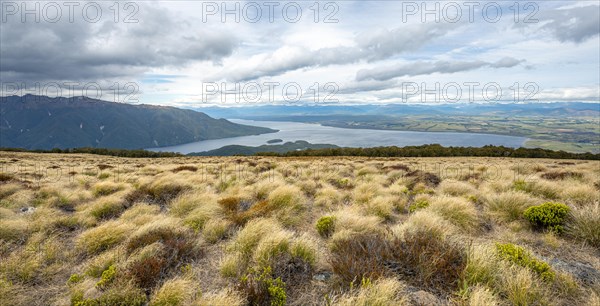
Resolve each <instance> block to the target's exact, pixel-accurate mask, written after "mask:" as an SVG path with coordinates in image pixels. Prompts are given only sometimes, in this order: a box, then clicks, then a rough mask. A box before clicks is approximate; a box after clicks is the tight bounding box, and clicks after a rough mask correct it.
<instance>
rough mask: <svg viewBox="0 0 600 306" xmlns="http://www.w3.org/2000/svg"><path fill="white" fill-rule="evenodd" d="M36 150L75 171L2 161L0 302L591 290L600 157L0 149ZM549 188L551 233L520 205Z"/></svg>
mask: <svg viewBox="0 0 600 306" xmlns="http://www.w3.org/2000/svg"><path fill="white" fill-rule="evenodd" d="M13 160H15V161H13ZM34 162H35V163H37V164H39V165H40V166H47V167H55V166H59V167H61V169H63V168H64V169H66V168H68V167H75V168H76V169H75V170H74V171H72V173H71V174H69V175H68V177H65V178H64V179H63V178H61V179H55V178H52V179H44V177H41V176H40V175H39V174H36V173H31V172H30V171H29V173H21V174H10V175H9V174H5V173H4V174H2V175H3V176H2V177H0V178H2V179H1V180H2V181H0V301H2V302H0V304H3V305H4V304H7V305H36V304H39V303H40V301H43V302H44V304H49V305H68V304H72V305H140V306H141V305H211V306H212V305H252V304H261V305H262V304H266V305H269V304H277V303H279V304H278V305H280V304H286V305H323V304H326V305H405V304H406V305H411V304H415V303H417V302H416V301H415V299H417V300H418V296H419V295H420V296H421V298H428V297H429V298H431V299H432V301H433V300H438V301H441V302H442V303H445V302H448V303H449V304H457V305H467V304H468V305H513V304H514V305H536V304H543V305H585V304H586V303H587V304H589V305H596V304H598V301H599V298H598V285H597V282H596V281H595V280H594V279H593V277H594V275H596V274H595V271H600V259H599V257H598V253H597V249H598V246H599V241H600V237H598V234H597V233H599V232H600V226H599V224H600V220H599V216H600V208H599V207H600V206H599V205H600V203H598V196H599V192H600V187H599V186H600V184H598V180H597V179H596V177H597V176H598V175H599V174H600V170H599V169H600V168H598V167H597V165H598V164H597V163H596V162H579V161H560V162H557V161H553V160H545V159H539V160H535V161H531V160H521V159H509V158H359V157H339V158H325V157H324V158H273V157H181V158H157V159H145V158H144V159H125V158H117V157H104V156H92V155H76V154H75V155H60V154H31V153H10V152H0V163H17V164H19V163H21V165H31V164H33V163H34ZM117 164H125V165H128V166H129V167H126V168H121V167H116V166H115V165H117ZM11 165H12V164H11ZM100 165H102V169H100V168H99V167H100ZM434 165H435V166H434ZM438 165H439V166H440V167H441V166H443V169H455V170H456V173H454V172H453V171H454V170H452V171H450V170H448V171H446V170H440V171H438V170H439V169H438V168H436V167H437V166H438ZM16 166H18V165H16ZM63 166H64V167H63ZM235 167H238V168H241V169H243V172H238V170H236V168H235ZM51 169H56V168H51ZM42 176H43V175H42ZM548 201H552V202H557V203H563V204H566V205H567V206H568V207H569V210H570V211H569V214H568V216H567V217H566V218H565V219H564V224H563V225H564V231H563V232H562V233H561V232H550V231H548V230H545V229H543V228H537V227H533V226H531V225H530V223H529V222H528V221H527V219H526V218H525V217H524V211H525V210H526V209H527V208H528V207H531V206H537V205H540V204H543V203H545V202H548ZM508 242H512V243H515V247H513V248H512V249H513V250H518V248H517V247H516V246H517V245H518V246H519V247H520V248H522V249H523V250H526V251H527V254H529V257H530V258H534V259H535V260H537V265H538V266H536V265H534V264H531V263H530V262H529V263H527V260H524V259H523V258H520V257H519V256H520V255H519V256H517V255H515V258H516V259H510V258H508V257H506V256H504V255H502V256H501V254H500V253H499V252H500V251H499V250H498V247H497V246H496V244H497V243H503V245H505V244H506V243H508ZM521 255H522V254H521ZM503 256H504V257H503ZM522 256H524V255H522ZM522 256H521V257H522ZM519 258H520V259H519ZM544 264H549V269H547V266H545V265H544ZM582 267H585V268H582ZM578 269H579V270H578ZM581 269H586V270H585V271H587V272H586V273H588V274H585V273H580V272H581V271H580V270H581ZM544 271H551V272H552V273H550V274H553V275H554V277H553V278H552V277H543V275H544V274H543V273H544ZM416 293H419V294H416ZM283 301H285V303H283ZM425 303H426V302H425ZM432 303H433V302H432Z"/></svg>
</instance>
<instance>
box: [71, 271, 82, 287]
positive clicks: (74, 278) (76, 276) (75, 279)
mask: <svg viewBox="0 0 600 306" xmlns="http://www.w3.org/2000/svg"><path fill="white" fill-rule="evenodd" d="M81 280H83V276H81V275H79V274H71V276H70V277H69V280H68V281H67V285H71V284H76V283H79V282H80V281H81Z"/></svg>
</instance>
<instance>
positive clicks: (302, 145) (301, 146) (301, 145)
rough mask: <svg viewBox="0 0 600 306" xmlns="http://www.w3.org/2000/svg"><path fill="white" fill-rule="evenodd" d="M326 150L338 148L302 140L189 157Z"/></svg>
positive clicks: (200, 153) (225, 147)
mask: <svg viewBox="0 0 600 306" xmlns="http://www.w3.org/2000/svg"><path fill="white" fill-rule="evenodd" d="M327 148H339V147H338V146H336V145H332V144H312V143H309V142H307V141H304V140H298V141H295V142H286V143H284V144H280V145H262V146H258V147H249V146H240V145H231V146H224V147H222V148H219V149H215V150H210V151H206V152H198V153H190V154H188V155H191V156H233V155H255V154H257V153H265V152H269V153H277V154H284V153H287V152H291V151H300V150H307V149H327Z"/></svg>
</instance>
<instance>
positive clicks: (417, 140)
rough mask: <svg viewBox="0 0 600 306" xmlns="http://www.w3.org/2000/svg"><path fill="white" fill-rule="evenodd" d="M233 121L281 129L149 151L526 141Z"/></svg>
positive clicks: (479, 144) (478, 144) (514, 144)
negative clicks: (276, 142)
mask: <svg viewBox="0 0 600 306" xmlns="http://www.w3.org/2000/svg"><path fill="white" fill-rule="evenodd" d="M229 120H230V121H231V122H235V123H240V124H246V125H254V126H263V127H268V128H272V129H275V130H279V132H277V133H270V134H262V135H254V136H241V137H231V138H223V139H214V140H203V141H198V142H192V143H187V144H182V145H178V146H171V147H161V148H149V149H148V150H150V151H157V152H160V151H162V152H179V153H183V154H187V153H191V152H203V151H209V150H214V149H218V148H221V147H224V146H228V145H244V146H252V147H256V146H260V145H264V144H267V141H269V140H271V139H282V140H283V141H284V142H288V141H296V140H306V141H308V142H310V143H328V144H334V145H338V146H340V147H378V146H399V147H400V146H418V145H424V144H433V143H438V144H441V145H443V146H466V147H482V146H485V145H497V146H500V145H501V146H506V147H513V148H517V147H520V146H522V145H523V144H524V143H525V141H526V140H527V138H525V137H516V136H503V135H493V134H475V133H445V132H443V133H442V132H408V131H384V130H369V129H344V128H336V127H329V126H322V125H320V124H308V123H298V122H280V121H254V120H242V119H229Z"/></svg>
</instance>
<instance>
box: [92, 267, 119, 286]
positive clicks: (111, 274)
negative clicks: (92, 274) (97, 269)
mask: <svg viewBox="0 0 600 306" xmlns="http://www.w3.org/2000/svg"><path fill="white" fill-rule="evenodd" d="M116 275H117V268H116V267H115V266H114V265H110V266H109V267H108V269H106V270H104V272H102V276H101V277H100V280H99V281H98V282H97V283H96V287H98V288H105V287H106V285H108V284H110V283H111V282H112V281H113V280H114V279H115V276H116Z"/></svg>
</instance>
